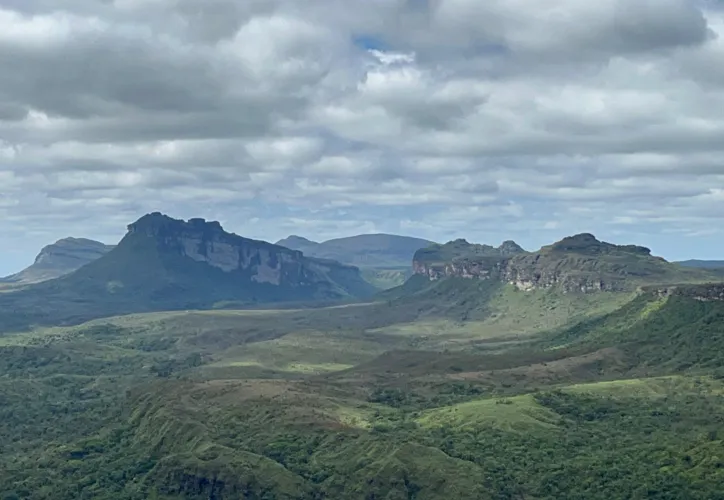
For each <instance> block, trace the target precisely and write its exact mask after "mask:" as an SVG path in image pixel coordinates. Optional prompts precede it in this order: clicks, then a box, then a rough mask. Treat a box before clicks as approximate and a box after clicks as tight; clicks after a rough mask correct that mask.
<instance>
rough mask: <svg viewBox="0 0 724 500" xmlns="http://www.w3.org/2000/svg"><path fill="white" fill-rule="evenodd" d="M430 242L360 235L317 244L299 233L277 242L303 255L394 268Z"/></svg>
mask: <svg viewBox="0 0 724 500" xmlns="http://www.w3.org/2000/svg"><path fill="white" fill-rule="evenodd" d="M431 244H433V243H432V242H431V241H428V240H423V239H420V238H413V237H410V236H398V235H394V234H360V235H357V236H350V237H347V238H336V239H333V240H328V241H324V242H322V243H317V242H314V241H311V240H308V239H306V238H302V237H300V236H289V237H288V238H285V239H283V240H280V241H278V242H277V245H281V246H285V247H287V248H291V249H293V250H299V251H300V252H302V253H304V255H307V256H310V257H318V258H323V259H333V260H337V261H339V262H343V263H345V264H350V265H354V266H359V267H363V268H396V267H405V268H408V267H409V266H410V260H411V259H412V256H413V255H414V254H415V252H416V251H417V250H419V249H420V248H424V247H427V246H429V245H431Z"/></svg>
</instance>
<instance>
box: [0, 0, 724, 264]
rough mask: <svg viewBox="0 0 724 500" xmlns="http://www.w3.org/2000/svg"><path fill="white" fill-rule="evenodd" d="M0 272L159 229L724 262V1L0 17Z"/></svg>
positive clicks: (232, 1) (324, 2)
mask: <svg viewBox="0 0 724 500" xmlns="http://www.w3.org/2000/svg"><path fill="white" fill-rule="evenodd" d="M0 68H2V70H1V71H0V275H1V274H3V273H8V272H10V271H14V270H17V269H18V268H20V267H23V266H24V265H25V264H27V263H29V262H30V261H32V259H33V257H34V255H35V253H36V252H37V251H38V250H39V248H40V247H41V246H43V245H44V244H46V243H49V242H51V241H54V240H56V239H58V238H61V237H65V236H84V237H90V238H96V239H100V240H103V241H106V242H115V241H117V240H118V239H119V238H120V237H122V235H123V234H124V232H125V226H126V224H127V223H129V222H131V221H133V220H135V219H137V218H138V217H139V216H141V215H143V214H144V213H146V212H149V211H155V210H159V211H162V212H166V213H168V214H169V215H171V216H174V217H179V218H189V217H194V216H200V217H206V218H208V219H217V220H220V221H221V222H222V224H223V225H224V226H225V228H226V229H227V230H231V231H233V232H236V233H238V234H242V235H245V236H249V237H254V238H260V239H267V240H276V239H278V238H281V237H284V236H286V235H288V234H300V235H303V236H307V237H310V238H313V239H325V238H330V237H336V236H343V235H350V234H356V233H361V232H394V233H402V234H410V235H417V236H421V237H427V238H430V239H434V240H438V241H447V240H449V239H452V238H456V237H465V238H467V239H468V240H470V241H476V242H485V243H499V242H500V241H501V240H503V239H508V238H513V239H515V240H517V241H519V242H520V243H521V244H523V245H524V246H526V247H528V248H535V247H538V246H540V245H541V244H544V243H548V242H551V241H553V240H556V239H559V238H561V237H562V236H565V235H568V234H572V233H577V232H583V231H588V232H593V233H595V234H596V235H597V236H599V237H601V238H603V239H607V240H610V241H614V242H621V243H624V242H625V243H629V242H631V243H640V244H644V245H648V246H651V247H652V248H653V249H654V251H655V253H657V254H659V255H664V256H665V257H667V258H671V259H678V258H686V257H690V256H691V257H702V258H717V257H718V258H724V233H723V229H722V228H724V224H722V221H723V219H722V218H723V217H724V6H722V4H721V3H720V2H718V1H714V0H711V1H708V2H706V1H696V0H598V1H595V2H593V1H582V0H539V1H532V0H486V1H484V2H483V1H480V0H343V1H342V0H305V1H300V0H245V1H243V2H241V1H237V0H203V1H202V0H64V1H63V2H58V1H57V0H0Z"/></svg>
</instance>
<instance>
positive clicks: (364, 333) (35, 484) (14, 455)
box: [0, 221, 724, 500]
mask: <svg viewBox="0 0 724 500" xmlns="http://www.w3.org/2000/svg"><path fill="white" fill-rule="evenodd" d="M164 224H170V225H171V226H172V227H176V228H181V230H182V232H184V234H189V226H178V225H176V223H174V222H168V221H167V222H165V223H164ZM196 224H200V223H196ZM164 227H167V226H164ZM204 227H205V226H204ZM192 229H193V228H192ZM175 230H176V229H174V230H173V231H175ZM173 231H172V232H170V233H169V232H165V233H163V237H162V238H160V239H158V240H156V239H154V238H156V236H150V238H151V239H150V240H138V239H135V240H133V245H132V246H131V245H129V244H128V240H126V242H125V243H124V242H122V243H120V244H119V245H118V246H117V247H116V248H115V249H114V250H112V251H110V252H108V254H106V255H104V256H103V257H101V258H99V259H98V260H96V261H95V265H94V264H93V263H91V264H87V265H86V266H84V267H82V268H80V269H79V270H77V271H75V272H73V273H70V274H68V275H67V277H65V278H57V279H54V280H49V281H47V282H46V283H45V284H39V285H30V286H26V287H23V289H21V290H12V289H11V290H8V291H7V293H5V294H3V298H2V299H1V300H0V306H2V309H0V331H1V332H2V334H1V335H0V373H1V374H2V377H0V401H1V402H2V405H1V406H0V412H2V415H1V416H2V418H0V446H1V447H2V450H3V452H2V454H0V498H2V499H4V500H10V499H20V498H22V499H25V498H27V499H33V500H36V499H38V500H39V499H48V500H50V499H53V500H56V499H59V500H64V499H69V500H70V499H108V500H110V499H120V500H141V499H147V498H151V499H162V500H174V499H194V500H195V499H199V500H200V499H210V498H213V499H218V500H221V499H224V500H226V499H239V498H250V499H264V500H271V499H360V500H371V499H386V500H396V499H400V500H409V499H416V500H436V499H444V498H451V497H459V498H462V499H559V498H564V499H567V498H570V499H574V498H591V499H599V498H600V499H610V498H661V499H677V498H690V499H721V498H724V494H723V493H722V492H721V488H720V485H721V484H723V483H724V420H723V417H722V415H724V285H722V284H719V281H718V279H717V277H718V275H717V274H716V272H715V271H710V270H707V269H682V268H681V267H680V266H678V265H675V264H671V263H667V262H666V261H663V259H659V258H657V257H652V256H651V255H650V252H648V251H644V250H642V247H635V246H614V245H610V244H607V243H602V242H599V241H598V240H596V239H595V238H593V239H591V238H589V237H588V236H587V235H586V236H584V237H582V238H578V237H572V239H568V240H563V242H562V243H561V242H559V243H558V244H554V245H553V246H551V247H550V248H545V247H544V249H542V250H541V251H539V252H526V251H524V250H522V249H520V250H518V249H516V248H515V247H513V245H512V244H510V243H512V242H507V244H504V245H502V246H501V247H498V248H495V247H488V246H483V245H480V246H475V247H474V248H472V249H471V248H470V247H469V244H467V242H464V243H463V242H461V241H457V242H451V245H449V246H447V247H445V246H444V245H438V246H432V247H430V249H429V250H427V251H426V252H421V253H420V254H417V255H415V258H414V259H412V260H411V262H410V267H411V269H410V270H409V271H408V272H409V274H408V279H406V280H405V283H404V284H402V285H400V286H397V287H393V288H391V289H388V290H386V291H383V292H377V293H372V292H370V290H369V289H368V288H367V287H366V286H365V285H364V284H360V283H364V281H363V280H362V279H361V278H360V274H359V273H357V272H356V271H355V269H357V268H356V267H350V266H349V265H347V264H333V263H330V262H327V261H322V262H319V261H314V260H312V261H309V262H307V261H304V260H299V261H295V262H294V264H293V265H294V266H298V267H294V268H293V269H295V271H294V272H299V269H302V271H301V274H296V275H295V276H300V275H301V276H309V274H305V271H304V269H307V268H305V266H311V267H310V268H309V269H312V270H318V269H319V267H315V266H324V268H325V269H327V270H328V271H325V272H324V273H321V274H315V275H314V279H313V280H311V281H310V282H311V283H314V285H313V286H312V285H310V287H309V288H308V289H307V292H309V293H306V292H305V293H298V292H297V291H296V287H297V284H296V283H297V282H295V281H292V280H290V281H287V282H284V281H283V280H282V281H280V283H281V285H279V288H277V289H273V291H271V292H270V291H268V290H269V289H268V288H263V287H262V288H258V287H257V282H256V281H255V280H254V276H259V274H258V273H259V269H261V268H260V267H254V266H262V267H264V262H265V261H264V260H257V261H255V262H256V263H255V264H251V265H250V266H249V267H246V268H244V269H231V270H228V271H219V270H218V269H217V268H215V267H213V266H212V265H211V264H209V263H208V262H206V261H202V259H201V258H200V257H198V256H199V255H204V258H205V259H208V258H210V256H212V255H215V254H217V253H218V252H219V249H220V248H221V246H220V245H219V242H221V241H224V242H227V243H228V242H229V241H232V240H231V239H226V238H227V237H226V236H224V235H222V234H220V233H216V232H215V231H216V230H214V232H213V234H214V235H215V236H213V238H212V240H213V241H212V243H203V245H205V246H203V248H206V249H207V252H206V253H205V254H201V253H193V254H192V256H196V259H194V258H192V257H189V256H188V255H187V253H191V251H190V250H189V249H190V248H192V247H190V246H183V245H182V246H174V245H169V242H173V241H177V239H176V238H177V234H176V233H174V232H173ZM132 234H137V233H132ZM154 234H156V233H155V232H154ZM191 234H196V233H194V232H193V231H192V232H191ZM204 238H206V237H204ZM204 238H201V239H202V240H203V241H206V239H204ZM149 241H152V242H154V243H153V244H152V245H149V244H148V243H149ZM233 241H234V242H237V241H238V242H240V241H241V240H233ZM248 241H251V240H248ZM246 245H248V246H246ZM267 245H268V244H267ZM440 247H445V248H443V249H442V250H441V248H440ZM516 247H517V245H516ZM193 248H197V247H193ZM198 248H201V247H198ZM212 248H213V249H215V250H214V251H213V252H212V251H210V249H212ZM224 248H226V250H224V251H225V252H227V253H225V254H224V255H226V257H224V259H226V260H223V262H228V247H224ZM235 248H236V249H237V250H238V252H239V254H238V255H248V253H247V254H244V252H248V250H246V249H248V248H262V249H271V250H273V251H275V252H280V254H283V253H284V252H285V251H286V250H277V249H276V247H274V246H270V247H265V246H260V245H259V244H257V243H255V242H254V243H248V242H247V241H244V242H241V243H239V246H238V247H235ZM491 249H492V250H491ZM501 249H505V251H501ZM237 250H235V251H237ZM645 250H648V249H645ZM289 251H291V250H289ZM291 255H293V256H294V257H293V258H294V259H301V257H299V256H297V254H291ZM430 256H432V258H428V257H430ZM413 260H414V262H415V264H414V265H413ZM252 261H253V259H252ZM280 261H281V259H280ZM235 262H236V261H235ZM266 262H267V263H268V262H269V261H266ZM201 266H203V267H201ZM271 267H274V266H271ZM264 269H266V268H265V267H264ZM136 270H140V272H136ZM189 270H192V271H189ZM222 272H223V273H224V274H220V273H222ZM310 272H311V271H310ZM315 272H317V271H315ZM150 273H153V274H150ZM202 275H203V276H205V277H204V278H203V279H199V276H202ZM282 275H285V276H290V274H289V273H287V274H284V273H282ZM266 276H268V274H266ZM194 280H195V281H194ZM323 280H328V281H323ZM114 281H119V282H121V283H122V286H119V288H118V289H117V290H119V291H117V292H115V293H109V292H106V294H105V295H102V294H100V292H99V291H100V290H103V289H104V287H105V289H106V291H107V290H108V288H107V287H108V284H109V283H110V282H114ZM192 282H193V283H194V284H195V285H196V288H195V289H194V290H193V291H191V292H188V291H187V288H186V287H188V286H191V283H192ZM159 283H161V284H165V285H164V287H160V286H158V285H159ZM170 284H173V286H174V287H177V288H173V287H172V288H171V289H170V288H169V285H170ZM594 284H598V286H593V285H594ZM608 284H612V285H611V286H609V285H608ZM150 285H153V286H154V288H152V291H149V290H148V287H149V286H150ZM128 290H132V291H133V293H128V292H127V291H128ZM250 290H251V291H253V292H250ZM262 291H264V293H266V295H263V294H262ZM282 292H283V293H282ZM360 292H361V293H360ZM250 293H254V294H255V295H256V299H257V300H256V301H251V300H250V297H251V295H250ZM94 294H95V296H94ZM205 294H207V295H209V297H203V296H204V295H205ZM262 298H263V299H265V300H262ZM314 299H317V301H316V302H315V300H314ZM222 302H226V303H225V304H222Z"/></svg>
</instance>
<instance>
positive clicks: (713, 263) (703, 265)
mask: <svg viewBox="0 0 724 500" xmlns="http://www.w3.org/2000/svg"><path fill="white" fill-rule="evenodd" d="M677 264H679V265H681V266H686V267H698V268H700V269H724V260H697V259H691V260H683V261H680V262H677Z"/></svg>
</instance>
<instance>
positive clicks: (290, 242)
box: [275, 235, 342, 262]
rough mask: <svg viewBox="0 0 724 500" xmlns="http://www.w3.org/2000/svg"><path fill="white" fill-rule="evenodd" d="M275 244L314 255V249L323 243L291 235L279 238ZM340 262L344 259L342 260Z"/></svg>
mask: <svg viewBox="0 0 724 500" xmlns="http://www.w3.org/2000/svg"><path fill="white" fill-rule="evenodd" d="M275 244H276V245H279V246H282V247H287V248H291V249H292V250H298V251H300V252H302V253H303V254H304V255H307V256H314V250H315V249H316V248H318V247H319V246H320V245H321V243H317V242H316V241H312V240H308V239H307V238H303V237H301V236H295V235H291V236H288V237H286V238H284V239H283V240H279V241H277V242H276V243H275ZM340 262H342V261H341V260H340Z"/></svg>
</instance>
